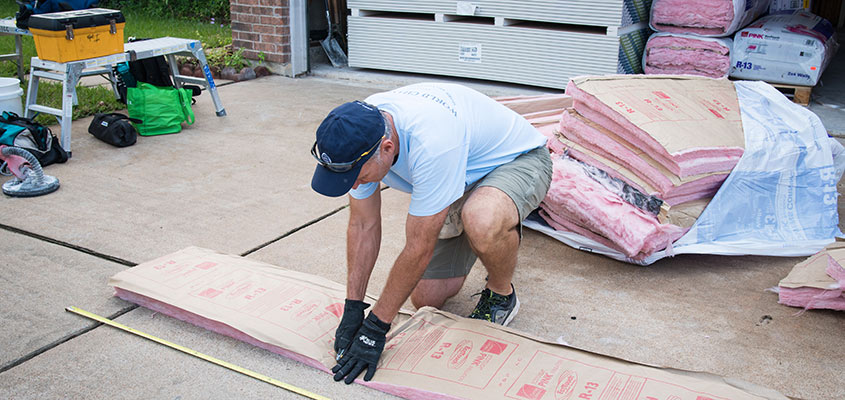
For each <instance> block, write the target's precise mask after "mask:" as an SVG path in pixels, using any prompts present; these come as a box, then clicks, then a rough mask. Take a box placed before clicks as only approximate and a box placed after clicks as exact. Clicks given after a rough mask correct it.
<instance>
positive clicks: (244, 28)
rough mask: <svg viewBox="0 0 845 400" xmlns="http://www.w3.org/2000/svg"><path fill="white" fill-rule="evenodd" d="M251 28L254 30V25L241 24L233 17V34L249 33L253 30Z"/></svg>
mask: <svg viewBox="0 0 845 400" xmlns="http://www.w3.org/2000/svg"><path fill="white" fill-rule="evenodd" d="M251 28H252V25H250V24H247V23H244V22H239V21H237V20H236V19H235V18H234V17H232V31H233V32H236V31H239V32H249V31H250V30H251Z"/></svg>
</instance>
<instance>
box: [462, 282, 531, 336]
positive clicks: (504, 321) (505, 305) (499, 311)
mask: <svg viewBox="0 0 845 400" xmlns="http://www.w3.org/2000/svg"><path fill="white" fill-rule="evenodd" d="M511 289H513V293H511V294H510V295H508V296H505V295H501V294H498V293H494V292H493V291H492V290H490V289H486V288H485V289H484V290H483V291H482V292H481V298H480V299H479V300H478V304H476V306H475V309H474V310H472V314H470V315H469V318H474V319H483V320H487V321H490V322H492V323H494V324H499V325H502V326H508V324H509V323H510V322H511V320H513V317H514V316H516V313H517V311H519V299H517V298H516V289H514V287H513V284H511Z"/></svg>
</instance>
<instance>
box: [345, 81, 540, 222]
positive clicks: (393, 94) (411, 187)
mask: <svg viewBox="0 0 845 400" xmlns="http://www.w3.org/2000/svg"><path fill="white" fill-rule="evenodd" d="M365 101H366V102H367V103H370V104H373V105H375V106H376V107H378V108H379V109H380V110H382V111H386V112H388V113H390V115H392V116H393V123H394V125H395V127H396V130H397V131H398V132H399V158H398V160H397V162H396V164H394V165H393V166H392V167H391V168H390V171H389V172H388V173H387V175H386V176H385V177H384V179H383V180H382V182H384V184H386V185H388V186H390V187H392V188H395V189H398V190H401V191H403V192H406V193H411V205H410V207H409V209H408V213H409V214H411V215H414V216H428V215H434V214H437V213H438V212H440V211H442V210H443V209H444V208H446V207H448V206H449V205H450V204H452V203H453V202H454V201H455V200H457V199H458V198H460V197H461V196H462V195H463V194H464V190H465V189H466V188H467V187H468V186H469V185H472V184H473V183H475V182H476V181H478V180H479V179H481V178H483V177H484V176H485V175H487V173H489V172H490V171H492V170H493V169H495V168H496V167H498V166H499V165H502V164H506V163H508V162H510V161H512V160H513V159H515V158H516V157H517V156H519V155H520V154H523V153H525V152H527V151H530V150H533V149H535V148H537V147H540V146H543V145H545V143H546V138H545V136H543V135H542V134H541V133H540V132H538V131H537V130H536V129H534V127H533V126H531V124H530V123H528V121H526V120H525V119H524V118H522V117H521V116H520V115H519V114H517V113H516V112H514V111H512V110H510V109H509V108H507V107H505V106H503V105H501V104H499V103H497V102H496V101H495V100H493V99H491V98H489V97H487V96H485V95H483V94H481V93H479V92H477V91H475V90H472V89H470V88H467V87H464V86H461V85H456V84H445V83H420V84H415V85H410V86H405V87H401V88H398V89H395V90H392V91H389V92H384V93H377V94H374V95H372V96H370V97H368V98H367V99H366V100H365ZM377 189H378V182H371V183H367V184H364V185H360V186H358V188H357V189H353V190H352V191H350V192H349V193H350V195H352V197H354V198H356V199H364V198H367V197H369V196H371V195H372V194H373V193H375V191H376V190H377Z"/></svg>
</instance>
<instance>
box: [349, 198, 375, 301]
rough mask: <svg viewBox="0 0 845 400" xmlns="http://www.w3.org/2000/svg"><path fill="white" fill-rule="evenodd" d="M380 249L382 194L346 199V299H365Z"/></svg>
mask: <svg viewBox="0 0 845 400" xmlns="http://www.w3.org/2000/svg"><path fill="white" fill-rule="evenodd" d="M380 246H381V191H380V190H376V191H375V193H373V194H372V195H371V196H370V197H367V198H366V199H355V198H353V197H352V196H349V226H348V227H347V230H346V266H347V270H346V298H347V299H351V300H364V296H365V295H366V293H367V284H368V283H369V281H370V274H371V273H372V272H373V267H374V266H375V264H376V259H377V258H378V252H379V248H380Z"/></svg>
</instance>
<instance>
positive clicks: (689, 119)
mask: <svg viewBox="0 0 845 400" xmlns="http://www.w3.org/2000/svg"><path fill="white" fill-rule="evenodd" d="M566 93H567V94H569V95H570V96H572V98H573V99H574V104H575V106H574V108H575V111H577V112H578V114H580V115H582V116H584V117H586V118H587V119H589V120H591V121H593V122H595V123H597V124H599V125H601V126H602V127H604V128H606V129H607V130H609V131H610V132H613V133H615V134H616V135H617V136H618V137H619V138H620V139H621V140H622V141H623V142H625V143H627V144H629V146H630V147H631V148H635V149H639V150H641V151H642V152H643V153H644V154H646V155H648V156H649V157H650V158H651V159H653V160H654V161H655V162H657V163H659V164H660V165H661V166H663V167H664V168H666V169H667V170H669V171H670V172H671V173H672V174H675V175H677V176H678V177H680V178H687V177H692V176H694V175H699V174H709V173H713V172H724V171H730V170H731V168H733V166H734V165H736V163H737V161H738V160H739V158H740V157H741V156H742V151H743V146H744V143H743V135H742V124H741V122H740V115H739V106H738V104H737V100H736V92H735V90H734V88H733V84H732V83H730V82H728V81H725V80H714V79H707V78H692V77H678V76H658V75H648V76H642V75H640V76H632V77H621V76H601V77H578V78H574V79H572V80H571V81H570V82H569V85H568V86H567V88H566Z"/></svg>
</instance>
